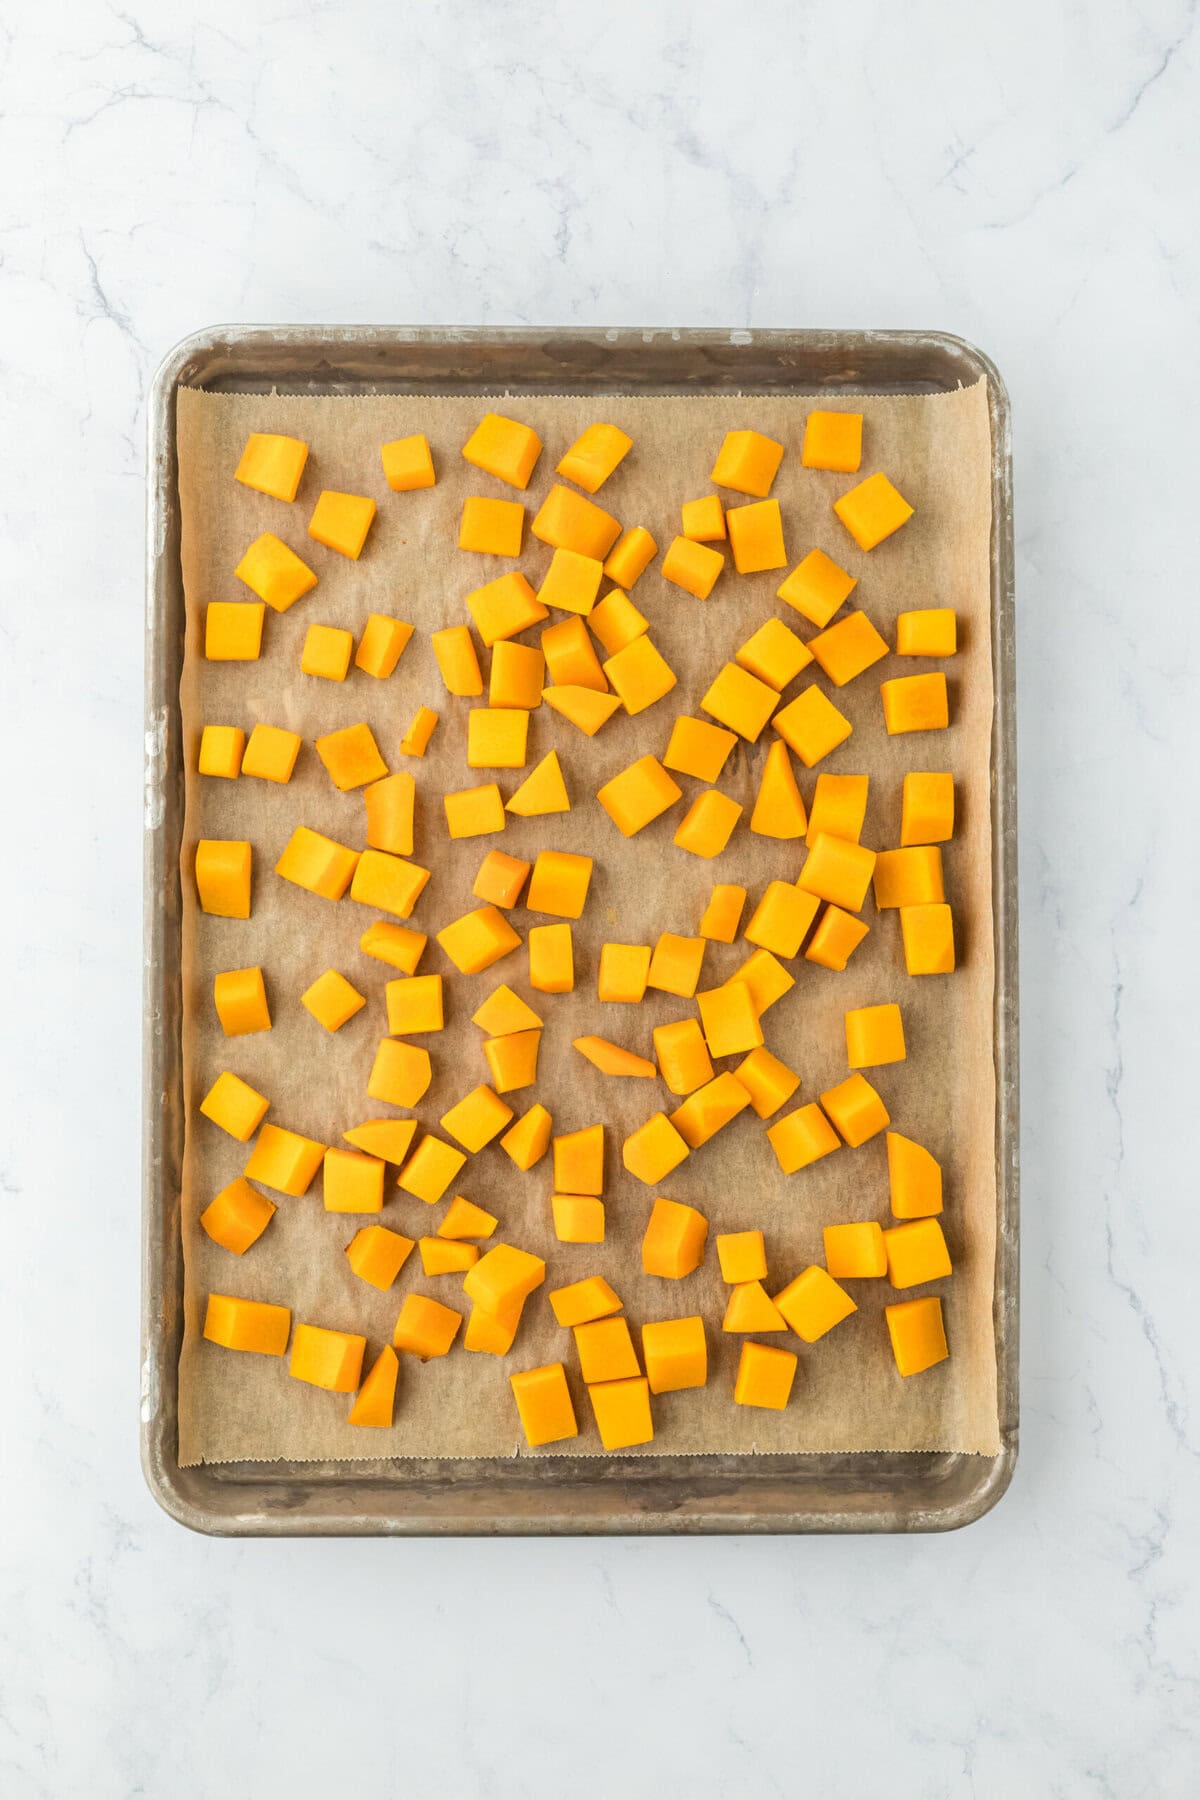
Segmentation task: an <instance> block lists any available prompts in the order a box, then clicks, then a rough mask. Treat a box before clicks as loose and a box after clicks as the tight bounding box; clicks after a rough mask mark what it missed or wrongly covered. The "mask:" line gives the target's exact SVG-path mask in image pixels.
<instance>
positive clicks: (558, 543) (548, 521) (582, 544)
mask: <svg viewBox="0 0 1200 1800" xmlns="http://www.w3.org/2000/svg"><path fill="white" fill-rule="evenodd" d="M530 530H531V531H532V532H533V535H534V537H535V538H540V539H541V541H542V543H543V544H550V545H551V546H552V547H553V548H554V549H555V550H574V551H575V552H576V553H577V554H578V555H580V556H590V557H592V558H593V559H594V560H596V561H598V562H600V563H601V564H603V562H604V559H605V557H606V556H607V555H608V553H609V551H610V550H611V549H612V547H613V545H614V544H615V543H616V541H617V539H618V538H619V537H620V535H621V526H620V524H619V522H618V521H617V520H616V519H614V518H613V516H612V514H611V513H606V512H605V510H604V508H603V507H602V506H597V505H596V503H595V501H594V500H585V499H584V497H583V495H582V494H576V493H572V491H571V489H570V488H565V487H561V486H558V485H555V486H554V487H552V488H551V489H550V492H549V493H548V494H547V495H546V498H545V499H544V500H543V501H542V504H541V506H540V507H539V508H538V510H537V512H536V514H535V515H534V520H533V524H532V525H531V526H530Z"/></svg>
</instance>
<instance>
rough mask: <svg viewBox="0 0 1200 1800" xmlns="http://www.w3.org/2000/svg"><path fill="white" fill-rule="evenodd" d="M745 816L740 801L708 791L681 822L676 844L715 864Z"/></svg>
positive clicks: (691, 807)
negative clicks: (714, 858) (716, 857)
mask: <svg viewBox="0 0 1200 1800" xmlns="http://www.w3.org/2000/svg"><path fill="white" fill-rule="evenodd" d="M741 816H742V808H741V806H740V804H739V803H738V801H736V800H733V799H731V798H730V796H729V795H728V794H722V793H719V792H718V790H717V789H716V788H707V789H706V790H705V792H704V793H703V794H697V796H696V798H695V799H694V800H693V801H692V804H691V805H690V806H689V807H688V809H687V812H686V813H685V814H684V816H683V818H682V819H681V820H680V821H679V825H678V827H677V829H676V832H675V839H674V841H675V843H676V844H677V845H678V847H679V848H680V849H681V850H688V851H690V852H691V854H692V855H693V856H703V857H706V858H708V859H709V860H710V861H711V859H712V858H713V857H714V856H720V854H721V852H722V850H724V849H725V846H726V845H727V844H728V842H729V840H730V838H731V837H732V836H733V828H734V826H735V825H736V824H737V822H738V820H739V819H740V818H741Z"/></svg>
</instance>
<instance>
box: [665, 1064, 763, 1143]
mask: <svg viewBox="0 0 1200 1800" xmlns="http://www.w3.org/2000/svg"><path fill="white" fill-rule="evenodd" d="M749 1104H750V1096H749V1094H748V1093H747V1092H746V1090H745V1088H744V1087H743V1086H742V1084H741V1082H740V1081H739V1080H738V1079H737V1076H736V1075H731V1074H730V1073H729V1071H728V1069H723V1070H722V1071H721V1073H720V1074H719V1075H714V1076H713V1078H712V1080H711V1081H707V1082H705V1084H704V1086H703V1087H702V1088H697V1089H696V1092H695V1093H694V1094H689V1095H688V1097H687V1099H686V1100H685V1101H684V1102H683V1104H682V1105H681V1106H677V1107H676V1108H675V1111H674V1112H673V1113H671V1114H670V1115H669V1117H670V1122H671V1124H672V1125H673V1126H674V1127H675V1129H676V1131H677V1132H678V1133H679V1135H680V1137H681V1138H682V1139H683V1141H684V1143H685V1144H686V1145H687V1147H688V1149H689V1150H698V1149H699V1148H700V1146H701V1145H702V1144H707V1142H708V1140H709V1139H710V1138H713V1137H716V1135H717V1133H718V1131H721V1130H723V1129H724V1127H725V1126H726V1125H728V1123H729V1121H730V1120H731V1119H736V1118H737V1116H738V1114H739V1113H740V1112H744V1111H745V1109H746V1107H748V1106H749Z"/></svg>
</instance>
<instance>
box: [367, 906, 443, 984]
mask: <svg viewBox="0 0 1200 1800" xmlns="http://www.w3.org/2000/svg"><path fill="white" fill-rule="evenodd" d="M428 942H429V939H428V938H427V937H426V935H425V933H424V932H423V931H412V930H410V928H409V927H408V926H407V925H393V924H392V923H391V922H390V921H389V920H387V919H376V921H375V923H374V924H373V925H368V926H367V929H366V930H365V931H364V932H363V934H362V936H361V937H360V938H359V940H358V947H359V949H360V950H361V951H362V953H363V955H364V956H373V957H374V958H375V959H376V961H377V962H382V963H386V964H387V965H388V967H389V968H390V969H399V970H400V972H401V973H402V974H404V975H415V974H416V972H417V965H418V964H419V963H420V960H421V957H422V956H423V955H424V953H425V946H426V944H427V943H428Z"/></svg>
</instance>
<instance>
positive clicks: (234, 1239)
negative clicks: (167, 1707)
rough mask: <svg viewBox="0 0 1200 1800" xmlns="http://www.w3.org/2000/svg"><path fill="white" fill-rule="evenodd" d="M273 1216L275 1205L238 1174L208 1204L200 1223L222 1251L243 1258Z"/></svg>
mask: <svg viewBox="0 0 1200 1800" xmlns="http://www.w3.org/2000/svg"><path fill="white" fill-rule="evenodd" d="M274 1217H275V1204H274V1202H273V1201H271V1200H268V1199H267V1197H266V1195H265V1194H260V1193H259V1191H258V1189H257V1188H252V1187H251V1186H250V1183H249V1182H248V1181H247V1180H246V1177H245V1176H244V1175H239V1176H238V1177H237V1178H236V1180H234V1181H231V1182H230V1183H229V1186H228V1187H223V1188H222V1189H221V1191H220V1193H219V1194H218V1195H217V1196H216V1198H215V1199H213V1200H210V1201H209V1203H208V1205H207V1206H206V1207H205V1209H204V1211H203V1212H202V1213H201V1214H200V1224H201V1227H202V1229H203V1230H204V1231H205V1232H206V1233H207V1234H208V1236H209V1237H210V1238H211V1239H212V1241H213V1243H214V1244H220V1246H221V1248H222V1250H229V1251H231V1252H232V1254H233V1255H234V1256H244V1255H245V1254H246V1251H247V1250H248V1249H249V1248H250V1246H251V1244H256V1243H257V1242H258V1240H259V1238H260V1237H261V1236H262V1234H263V1232H264V1231H265V1230H266V1229H267V1226H268V1225H269V1224H270V1223H271V1220H272V1219H273V1218H274Z"/></svg>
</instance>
